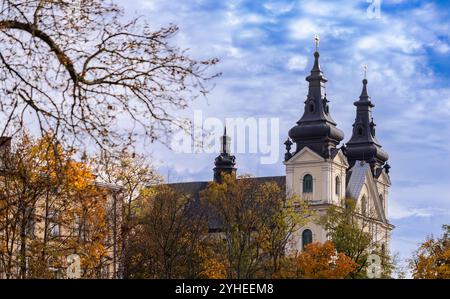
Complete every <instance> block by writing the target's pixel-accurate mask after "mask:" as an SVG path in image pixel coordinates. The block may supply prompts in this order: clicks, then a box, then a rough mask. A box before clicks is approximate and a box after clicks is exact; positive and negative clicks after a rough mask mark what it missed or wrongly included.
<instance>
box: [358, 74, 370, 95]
mask: <svg viewBox="0 0 450 299" xmlns="http://www.w3.org/2000/svg"><path fill="white" fill-rule="evenodd" d="M362 83H363V88H362V91H361V95H360V96H359V99H360V100H361V101H367V100H369V93H368V92H367V83H368V81H367V79H366V78H364V79H363V80H362Z"/></svg>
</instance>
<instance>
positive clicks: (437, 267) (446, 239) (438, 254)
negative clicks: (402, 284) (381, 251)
mask: <svg viewBox="0 0 450 299" xmlns="http://www.w3.org/2000/svg"><path fill="white" fill-rule="evenodd" d="M442 229H443V235H442V237H440V238H434V237H433V236H431V237H428V238H427V240H426V241H425V242H423V243H422V244H421V245H420V247H419V249H417V251H416V252H415V253H414V256H413V258H412V259H411V260H410V262H409V264H410V268H411V270H412V275H413V278H415V279H450V225H444V226H443V227H442Z"/></svg>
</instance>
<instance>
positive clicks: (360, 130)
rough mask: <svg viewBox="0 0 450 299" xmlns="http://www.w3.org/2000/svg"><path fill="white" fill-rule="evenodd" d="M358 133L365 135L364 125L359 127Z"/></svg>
mask: <svg viewBox="0 0 450 299" xmlns="http://www.w3.org/2000/svg"><path fill="white" fill-rule="evenodd" d="M358 135H359V136H362V135H363V127H362V126H359V127H358Z"/></svg>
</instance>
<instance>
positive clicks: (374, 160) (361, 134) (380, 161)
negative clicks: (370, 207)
mask: <svg viewBox="0 0 450 299" xmlns="http://www.w3.org/2000/svg"><path fill="white" fill-rule="evenodd" d="M362 83H363V88H362V92H361V95H360V97H359V100H358V101H356V102H354V103H353V105H355V106H356V118H355V122H354V123H353V133H352V137H351V138H350V140H349V141H348V142H347V144H346V147H345V149H344V152H345V155H346V156H347V159H348V163H349V165H350V167H352V166H353V165H355V161H357V160H359V161H365V162H367V163H369V164H370V166H371V169H372V171H373V173H374V174H375V175H378V174H379V173H380V172H381V169H382V167H385V168H386V171H387V172H389V165H388V164H385V162H386V161H387V160H388V158H389V155H388V154H387V153H386V152H385V151H384V150H383V149H382V148H381V145H380V143H379V142H378V140H377V138H376V137H375V131H376V130H375V127H376V124H375V123H374V121H373V117H372V108H373V107H375V105H374V104H373V103H372V101H371V99H370V97H369V94H368V92H367V83H368V81H367V79H364V80H363V81H362Z"/></svg>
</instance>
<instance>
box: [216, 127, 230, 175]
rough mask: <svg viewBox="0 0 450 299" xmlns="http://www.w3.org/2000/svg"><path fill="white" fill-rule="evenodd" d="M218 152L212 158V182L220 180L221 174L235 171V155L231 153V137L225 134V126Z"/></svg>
mask: <svg viewBox="0 0 450 299" xmlns="http://www.w3.org/2000/svg"><path fill="white" fill-rule="evenodd" d="M220 143H221V144H220V154H219V156H217V157H216V159H215V160H214V165H215V166H216V167H214V169H213V170H214V182H216V183H217V182H220V181H221V177H222V175H223V174H235V173H236V168H235V165H236V157H235V156H233V155H231V148H230V145H231V138H230V137H229V136H227V128H226V127H225V129H224V133H223V136H222V137H221V139H220Z"/></svg>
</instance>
